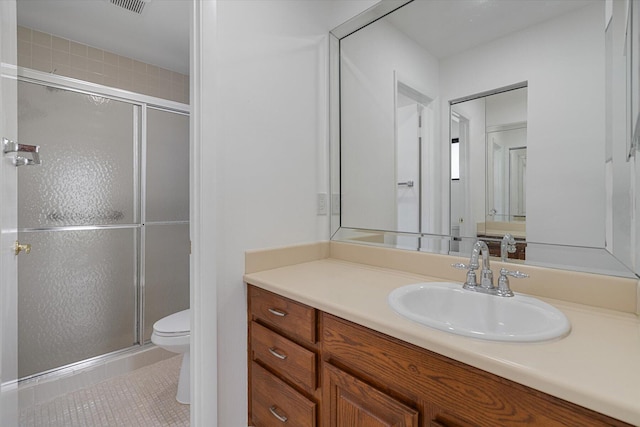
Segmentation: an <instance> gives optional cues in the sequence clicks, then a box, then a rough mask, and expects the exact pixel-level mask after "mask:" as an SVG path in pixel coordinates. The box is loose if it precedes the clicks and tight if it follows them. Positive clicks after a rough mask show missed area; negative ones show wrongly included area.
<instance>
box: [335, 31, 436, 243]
mask: <svg viewBox="0 0 640 427" xmlns="http://www.w3.org/2000/svg"><path fill="white" fill-rule="evenodd" d="M340 51H341V69H340V73H341V76H340V77H341V111H342V121H341V139H342V141H343V143H342V146H341V161H342V164H341V173H342V175H341V193H342V218H341V220H342V226H344V227H356V228H372V229H382V230H393V229H395V228H396V223H395V217H396V203H395V197H396V182H395V179H396V177H395V167H394V166H395V161H394V160H393V159H395V144H394V141H395V129H394V96H395V83H394V71H396V72H397V77H398V80H400V81H402V82H403V83H405V84H407V85H408V86H410V87H411V88H413V89H415V90H417V91H419V92H421V93H422V94H424V95H426V96H428V97H429V98H431V99H434V100H435V99H436V96H437V92H438V62H437V60H436V59H435V58H434V57H433V56H432V55H430V54H429V53H428V52H427V51H425V50H424V49H422V48H421V47H420V46H418V45H417V44H416V43H415V42H413V41H412V40H410V39H408V38H407V37H406V36H405V35H404V34H403V33H401V32H400V31H398V30H397V29H396V28H395V27H393V26H391V25H390V24H388V23H386V22H385V21H377V22H376V23H375V24H373V25H369V26H368V27H365V28H363V29H361V30H359V31H358V32H357V33H355V34H352V35H350V36H349V37H347V38H345V39H343V40H341V43H340ZM434 102H436V105H437V103H438V101H437V100H435V101H434ZM436 123H437V122H436ZM434 140H438V138H435V137H434ZM447 169H448V168H447Z"/></svg>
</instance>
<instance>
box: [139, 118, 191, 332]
mask: <svg viewBox="0 0 640 427" xmlns="http://www.w3.org/2000/svg"><path fill="white" fill-rule="evenodd" d="M146 111H147V120H146V122H147V126H146V129H147V135H146V136H147V137H146V150H145V152H146V156H145V165H146V173H145V197H144V208H145V209H144V242H145V243H144V282H143V283H144V298H143V300H144V309H143V310H142V312H143V315H144V322H143V333H142V334H143V338H142V339H143V341H148V340H150V339H151V333H152V332H153V324H154V323H155V322H156V321H158V320H160V319H161V318H163V317H165V316H168V315H170V314H173V313H176V312H178V311H181V310H184V309H187V308H189V252H190V239H189V116H188V115H186V114H182V113H177V112H174V111H168V110H162V109H158V108H147V110H146Z"/></svg>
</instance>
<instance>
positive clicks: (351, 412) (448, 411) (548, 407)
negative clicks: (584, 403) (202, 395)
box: [248, 285, 629, 427]
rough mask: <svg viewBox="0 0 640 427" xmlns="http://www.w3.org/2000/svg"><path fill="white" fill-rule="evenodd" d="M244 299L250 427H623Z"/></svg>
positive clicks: (353, 331)
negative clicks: (247, 328)
mask: <svg viewBox="0 0 640 427" xmlns="http://www.w3.org/2000/svg"><path fill="white" fill-rule="evenodd" d="M248 298H249V422H250V425H253V426H255V427H265V426H266V427H271V426H287V425H289V426H296V427H314V426H323V427H470V426H491V427H496V426H518V425H535V426H576V427H577V426H580V427H588V426H629V424H625V423H623V422H620V421H618V420H615V419H613V418H610V417H607V416H605V415H602V414H600V413H597V412H594V411H591V410H589V409H586V408H583V407H580V406H577V405H575V404H572V403H569V402H566V401H564V400H561V399H558V398H555V397H553V396H550V395H547V394H545V393H542V392H539V391H537V390H534V389H531V388H529V387H526V386H523V385H521V384H518V383H515V382H513V381H510V380H507V379H504V378H502V377H499V376H496V375H493V374H490V373H488V372H485V371H482V370H480V369H477V368H474V367H472V366H469V365H466V364H463V363H460V362H457V361H455V360H452V359H449V358H446V357H444V356H441V355H439V354H436V353H433V352H431V351H428V350H425V349H423V348H420V347H417V346H414V345H411V344H408V343H406V342H404V341H401V340H398V339H395V338H392V337H389V336H387V335H384V334H381V333H379V332H376V331H373V330H370V329H368V328H365V327H363V326H360V325H357V324H354V323H352V322H349V321H347V320H344V319H341V318H338V317H335V316H333V315H330V314H327V313H322V312H320V311H317V310H315V309H313V308H311V307H308V306H305V305H303V304H300V303H297V302H295V301H292V300H289V299H287V298H283V297H281V296H278V295H276V294H273V293H270V292H267V291H264V290H262V289H259V288H256V287H254V286H251V285H249V287H248ZM274 312H276V313H277V314H274ZM283 313H286V315H284V316H283V315H282V314H283ZM269 350H272V351H274V352H275V353H276V354H277V355H274V354H272V352H271V351H269ZM278 355H279V356H280V357H279V356H278ZM282 356H286V358H284V359H283V358H282ZM284 418H286V421H283V420H284Z"/></svg>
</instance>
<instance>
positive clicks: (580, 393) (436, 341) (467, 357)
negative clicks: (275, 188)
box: [245, 258, 640, 425]
mask: <svg viewBox="0 0 640 427" xmlns="http://www.w3.org/2000/svg"><path fill="white" fill-rule="evenodd" d="M245 281H246V282H248V283H251V284H253V285H256V286H258V287H261V288H263V289H266V290H269V291H272V292H275V293H277V294H280V295H282V296H285V297H288V298H291V299H294V300H296V301H299V302H301V303H304V304H307V305H309V306H312V307H315V308H317V309H319V310H322V311H325V312H327V313H330V314H333V315H335V316H338V317H341V318H343V319H346V320H350V321H352V322H354V323H358V324H360V325H362V326H366V327H368V328H371V329H373V330H376V331H379V332H382V333H384V334H387V335H390V336H392V337H396V338H399V339H402V340H404V341H406V342H409V343H412V344H415V345H417V346H419V347H422V348H425V349H427V350H431V351H434V352H436V353H439V354H441V355H444V356H447V357H450V358H452V359H455V360H458V361H460V362H463V363H466V364H469V365H471V366H475V367H477V368H479V369H483V370H485V371H488V372H491V373H493V374H496V375H499V376H502V377H504V378H507V379H509V380H512V381H515V382H518V383H520V384H524V385H526V386H529V387H532V388H534V389H537V390H540V391H543V392H545V393H548V394H550V395H553V396H556V397H559V398H561V399H564V400H567V401H570V402H573V403H575V404H578V405H581V406H584V407H586V408H589V409H592V410H595V411H597V412H601V413H603V414H606V415H608V416H611V417H613V418H617V419H619V420H622V421H625V422H628V423H631V424H634V425H640V321H639V319H638V317H637V316H636V315H633V314H628V313H622V312H617V311H612V310H606V309H599V308H594V307H590V306H584V305H579V304H573V303H567V302H563V301H558V300H552V299H545V298H540V299H542V300H544V301H546V302H548V303H550V304H552V305H554V306H555V307H557V308H558V309H560V310H562V312H564V314H565V315H566V316H567V317H568V318H569V320H570V321H571V325H572V330H571V333H570V334H569V335H568V336H567V337H565V338H562V339H559V340H554V341H548V342H541V343H504V342H492V341H483V340H479V339H474V338H467V337H462V336H459V335H454V334H450V333H447V332H442V331H438V330H435V329H431V328H428V327H426V326H423V325H420V324H417V323H414V322H412V321H410V320H408V319H405V318H403V317H401V316H400V315H398V314H396V313H395V312H394V311H393V310H392V309H391V308H390V307H389V306H388V304H387V295H388V294H389V292H391V291H392V290H393V289H395V288H398V287H400V286H404V285H407V284H411V283H418V282H425V281H443V279H440V278H437V277H427V276H420V275H416V274H409V273H404V272H402V271H398V270H390V269H384V268H377V267H371V266H366V265H363V264H357V263H351V262H346V261H342V260H337V259H332V258H328V259H323V260H319V261H311V262H305V263H300V264H296V265H291V266H287V267H281V268H275V269H271V270H265V271H260V272H256V273H251V274H247V275H245Z"/></svg>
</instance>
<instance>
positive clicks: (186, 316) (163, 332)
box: [153, 309, 191, 337]
mask: <svg viewBox="0 0 640 427" xmlns="http://www.w3.org/2000/svg"><path fill="white" fill-rule="evenodd" d="M190 312H191V311H190V310H189V309H186V310H183V311H179V312H177V313H173V314H172V315H170V316H167V317H164V318H162V319H160V320H158V321H157V322H156V323H154V324H153V333H154V334H155V335H157V336H159V337H181V336H189V335H190V334H191V315H190Z"/></svg>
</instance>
